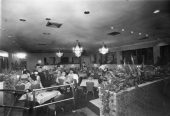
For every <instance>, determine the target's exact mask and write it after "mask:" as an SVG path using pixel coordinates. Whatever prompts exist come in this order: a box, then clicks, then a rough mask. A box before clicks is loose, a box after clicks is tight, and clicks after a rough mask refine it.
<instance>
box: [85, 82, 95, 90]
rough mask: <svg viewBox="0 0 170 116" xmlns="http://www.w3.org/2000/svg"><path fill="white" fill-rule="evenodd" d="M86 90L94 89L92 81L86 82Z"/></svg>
mask: <svg viewBox="0 0 170 116" xmlns="http://www.w3.org/2000/svg"><path fill="white" fill-rule="evenodd" d="M86 86H87V91H93V90H94V82H86Z"/></svg>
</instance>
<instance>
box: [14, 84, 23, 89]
mask: <svg viewBox="0 0 170 116" xmlns="http://www.w3.org/2000/svg"><path fill="white" fill-rule="evenodd" d="M15 89H16V90H25V85H23V84H22V85H16V86H15Z"/></svg>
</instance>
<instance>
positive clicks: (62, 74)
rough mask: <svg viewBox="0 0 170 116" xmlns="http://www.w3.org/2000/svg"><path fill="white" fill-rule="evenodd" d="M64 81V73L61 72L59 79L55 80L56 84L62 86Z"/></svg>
mask: <svg viewBox="0 0 170 116" xmlns="http://www.w3.org/2000/svg"><path fill="white" fill-rule="evenodd" d="M59 79H60V80H62V82H60V81H59ZM65 80H66V73H65V72H64V71H63V72H62V73H61V76H59V77H58V78H57V83H59V84H60V85H62V84H64V81H65Z"/></svg>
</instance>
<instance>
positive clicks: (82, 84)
mask: <svg viewBox="0 0 170 116" xmlns="http://www.w3.org/2000/svg"><path fill="white" fill-rule="evenodd" d="M86 82H94V87H98V85H99V82H98V79H83V80H82V82H81V84H80V86H86Z"/></svg>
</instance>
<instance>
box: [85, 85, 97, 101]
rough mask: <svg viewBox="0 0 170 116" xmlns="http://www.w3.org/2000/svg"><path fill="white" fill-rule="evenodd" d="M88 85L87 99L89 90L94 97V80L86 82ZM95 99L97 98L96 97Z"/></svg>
mask: <svg viewBox="0 0 170 116" xmlns="http://www.w3.org/2000/svg"><path fill="white" fill-rule="evenodd" d="M86 87H87V92H86V93H85V94H86V99H87V94H88V93H89V92H92V93H93V97H94V82H86ZM94 99H95V97H94Z"/></svg>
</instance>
